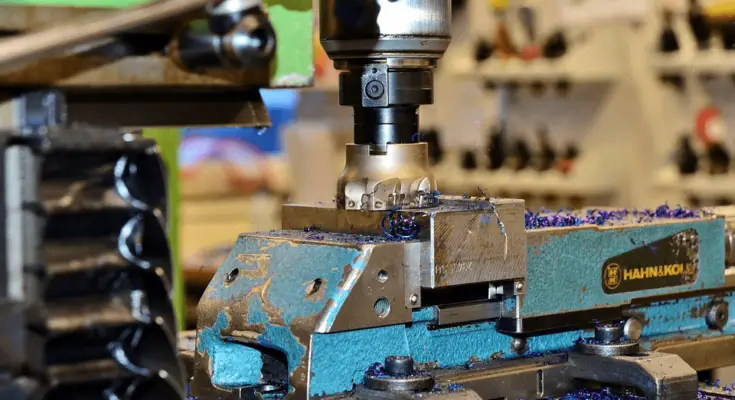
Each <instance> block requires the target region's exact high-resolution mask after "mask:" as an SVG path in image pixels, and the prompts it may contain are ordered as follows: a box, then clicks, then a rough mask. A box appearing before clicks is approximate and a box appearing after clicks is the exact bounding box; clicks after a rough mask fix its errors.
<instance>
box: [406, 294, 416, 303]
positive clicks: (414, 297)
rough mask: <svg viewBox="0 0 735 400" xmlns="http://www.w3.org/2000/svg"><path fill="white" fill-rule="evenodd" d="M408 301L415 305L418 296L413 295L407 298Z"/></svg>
mask: <svg viewBox="0 0 735 400" xmlns="http://www.w3.org/2000/svg"><path fill="white" fill-rule="evenodd" d="M408 300H409V301H410V302H411V304H416V303H418V302H419V295H417V294H416V293H414V294H412V295H411V297H409V298H408Z"/></svg>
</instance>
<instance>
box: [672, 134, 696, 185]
mask: <svg viewBox="0 0 735 400" xmlns="http://www.w3.org/2000/svg"><path fill="white" fill-rule="evenodd" d="M676 164H677V166H678V167H679V173H680V174H682V175H691V174H693V173H696V172H697V169H698V168H699V157H698V156H697V153H696V152H695V151H694V146H692V137H691V135H689V134H684V135H682V136H681V138H679V149H678V150H677V154H676Z"/></svg>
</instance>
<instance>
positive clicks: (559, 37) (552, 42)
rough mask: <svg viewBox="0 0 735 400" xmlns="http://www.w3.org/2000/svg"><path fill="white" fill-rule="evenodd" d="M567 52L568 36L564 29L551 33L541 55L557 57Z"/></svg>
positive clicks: (551, 57) (550, 57)
mask: <svg viewBox="0 0 735 400" xmlns="http://www.w3.org/2000/svg"><path fill="white" fill-rule="evenodd" d="M566 54H567V38H566V35H565V34H564V32H563V31H562V30H558V31H556V32H554V33H553V34H551V36H549V38H548V39H547V40H546V43H545V44H544V47H543V50H542V51H541V55H542V56H543V57H544V58H548V59H556V58H561V57H564V55H566Z"/></svg>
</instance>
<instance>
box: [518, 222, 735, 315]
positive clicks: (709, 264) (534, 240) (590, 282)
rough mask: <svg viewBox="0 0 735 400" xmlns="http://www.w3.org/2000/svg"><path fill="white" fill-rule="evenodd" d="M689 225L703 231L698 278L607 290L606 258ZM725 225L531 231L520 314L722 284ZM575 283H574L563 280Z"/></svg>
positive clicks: (560, 310) (547, 312)
mask: <svg viewBox="0 0 735 400" xmlns="http://www.w3.org/2000/svg"><path fill="white" fill-rule="evenodd" d="M687 229H694V230H695V231H696V232H697V233H698V235H699V241H700V245H699V257H698V262H699V265H700V268H699V270H698V278H697V280H696V281H695V282H693V283H691V284H687V285H681V286H678V287H666V288H658V289H650V290H639V291H636V292H633V293H615V294H606V293H605V292H604V290H603V286H602V280H601V272H602V268H603V265H604V263H605V261H606V260H607V259H609V258H611V257H613V256H616V255H619V254H622V253H625V252H627V251H630V250H632V249H636V248H640V247H642V246H646V245H647V244H649V243H652V242H655V241H657V240H659V239H662V238H665V237H668V236H670V235H674V234H676V233H678V232H682V231H685V230H687ZM724 234H725V226H724V221H723V220H722V219H717V218H703V219H698V220H689V221H672V222H656V223H651V224H646V225H644V226H641V225H637V226H635V225H633V226H627V227H626V226H614V227H596V226H592V227H574V228H553V229H540V230H534V231H530V232H529V235H528V243H529V245H528V293H527V294H526V296H525V299H524V302H523V307H522V309H521V316H522V317H530V316H537V315H550V314H556V313H567V312H573V311H578V310H585V309H595V308H602V307H605V306H613V305H620V304H626V303H629V302H630V300H631V299H634V298H642V297H646V296H653V295H661V294H670V293H676V292H688V291H695V290H704V289H711V288H716V287H718V286H721V285H723V284H724V277H725V264H724V259H725V243H724ZM560 282H574V284H573V285H567V284H564V285H562V284H559V283H560Z"/></svg>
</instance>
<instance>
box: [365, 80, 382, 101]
mask: <svg viewBox="0 0 735 400" xmlns="http://www.w3.org/2000/svg"><path fill="white" fill-rule="evenodd" d="M384 93H385V87H384V86H383V84H382V83H380V82H378V81H370V82H368V84H367V85H365V94H366V95H367V97H369V98H371V99H373V100H377V99H379V98H381V97H383V94H384Z"/></svg>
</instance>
